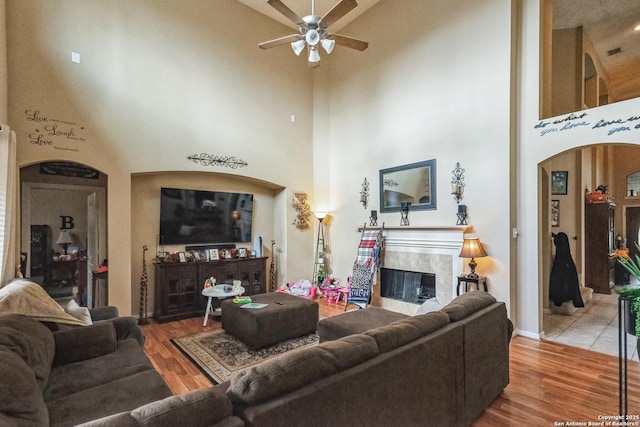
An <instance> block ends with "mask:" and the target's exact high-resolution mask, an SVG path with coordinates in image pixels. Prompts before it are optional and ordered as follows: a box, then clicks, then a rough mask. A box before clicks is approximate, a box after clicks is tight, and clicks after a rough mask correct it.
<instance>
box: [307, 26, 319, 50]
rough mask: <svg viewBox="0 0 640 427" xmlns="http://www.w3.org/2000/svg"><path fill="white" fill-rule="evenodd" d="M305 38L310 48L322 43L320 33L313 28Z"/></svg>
mask: <svg viewBox="0 0 640 427" xmlns="http://www.w3.org/2000/svg"><path fill="white" fill-rule="evenodd" d="M304 38H305V40H306V41H307V44H308V45H309V46H316V45H317V44H318V43H319V42H320V33H318V30H315V29H313V28H312V29H310V30H308V31H307V33H306V34H305V35H304Z"/></svg>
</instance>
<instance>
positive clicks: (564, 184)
mask: <svg viewBox="0 0 640 427" xmlns="http://www.w3.org/2000/svg"><path fill="white" fill-rule="evenodd" d="M568 180H569V172H567V171H553V172H551V195H552V196H566V195H567V190H568Z"/></svg>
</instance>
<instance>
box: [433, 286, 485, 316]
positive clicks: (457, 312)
mask: <svg viewBox="0 0 640 427" xmlns="http://www.w3.org/2000/svg"><path fill="white" fill-rule="evenodd" d="M494 302H496V299H495V298H494V297H493V296H492V295H491V294H488V293H487V292H484V291H471V292H467V293H465V294H462V295H460V296H459V297H456V298H455V299H454V300H453V301H451V302H450V303H449V304H447V305H446V306H445V307H444V308H443V309H442V310H441V311H442V312H444V313H446V314H447V315H448V316H449V318H450V319H451V322H457V321H459V320H462V319H464V318H465V317H467V316H469V315H471V314H473V313H475V312H477V311H479V310H482V309H483V308H485V307H488V306H490V305H491V304H493V303H494Z"/></svg>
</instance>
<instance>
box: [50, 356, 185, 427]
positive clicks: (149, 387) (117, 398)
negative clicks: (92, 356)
mask: <svg viewBox="0 0 640 427" xmlns="http://www.w3.org/2000/svg"><path fill="white" fill-rule="evenodd" d="M136 345H137V344H136ZM118 368H119V367H118V366H117V365H112V367H111V369H112V370H117V369H118ZM171 395H172V393H171V390H169V387H167V385H166V384H165V382H164V380H163V379H162V377H161V376H160V375H159V374H158V373H157V372H156V371H154V370H147V371H144V372H139V373H137V374H134V375H131V376H128V377H125V378H121V379H119V380H116V381H112V382H106V383H104V384H102V385H99V386H96V387H93V388H90V389H86V390H82V391H81V392H78V393H74V394H69V395H68V396H65V397H63V398H60V399H57V400H55V401H53V402H47V408H48V409H49V421H50V423H51V427H66V426H75V425H77V424H81V423H84V422H87V421H90V420H94V419H96V418H102V417H106V416H109V415H112V414H117V413H120V412H127V411H131V410H133V409H136V408H138V407H139V406H142V405H146V404H147V403H151V402H155V401H156V400H161V399H164V398H165V397H169V396H171ZM159 425H162V424H159ZM167 425H169V424H167ZM184 425H185V426H186V425H187V424H184Z"/></svg>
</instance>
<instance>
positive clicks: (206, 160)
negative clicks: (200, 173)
mask: <svg viewBox="0 0 640 427" xmlns="http://www.w3.org/2000/svg"><path fill="white" fill-rule="evenodd" d="M187 159H189V160H191V161H192V162H194V163H200V164H201V165H202V166H216V167H226V168H231V169H237V168H243V167H245V166H248V165H249V163H247V162H245V161H244V160H240V159H238V158H237V157H234V156H216V155H213V154H206V153H201V154H192V155H190V156H188V157H187Z"/></svg>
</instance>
